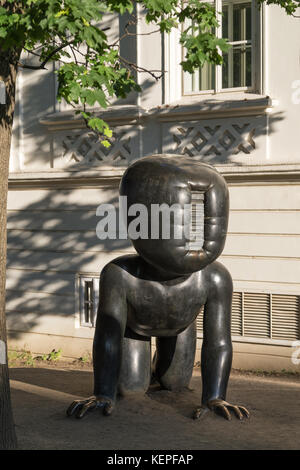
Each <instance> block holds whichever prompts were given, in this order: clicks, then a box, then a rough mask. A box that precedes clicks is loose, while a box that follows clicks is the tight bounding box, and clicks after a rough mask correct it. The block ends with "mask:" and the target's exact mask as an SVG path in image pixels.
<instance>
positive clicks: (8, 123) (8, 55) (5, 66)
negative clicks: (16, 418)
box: [0, 49, 20, 449]
mask: <svg viewBox="0 0 300 470" xmlns="http://www.w3.org/2000/svg"><path fill="white" fill-rule="evenodd" d="M19 55H20V53H19V51H16V50H14V49H13V50H7V51H1V49H0V80H2V81H3V82H4V83H5V88H6V103H5V104H0V449H14V448H16V447H17V438H16V433H15V428H14V422H13V415H12V408H11V399H10V388H9V377H8V364H7V346H6V321H5V279H6V211H7V208H6V204H7V189H8V168H9V154H10V143H11V131H12V125H13V114H14V107H15V85H16V75H17V63H18V59H19Z"/></svg>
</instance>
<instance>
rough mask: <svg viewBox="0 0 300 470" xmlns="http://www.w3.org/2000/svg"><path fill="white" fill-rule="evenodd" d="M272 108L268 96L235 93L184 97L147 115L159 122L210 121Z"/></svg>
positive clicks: (253, 113) (256, 112) (154, 109)
mask: <svg viewBox="0 0 300 470" xmlns="http://www.w3.org/2000/svg"><path fill="white" fill-rule="evenodd" d="M271 107H272V100H271V98H270V97H269V96H263V95H256V94H253V93H245V92H239V93H238V92H235V93H232V92H231V93H220V94H218V95H213V94H209V95H197V96H195V95H194V96H185V97H184V98H182V99H181V100H180V101H177V102H174V103H172V104H169V105H168V104H166V105H163V106H157V107H155V108H152V109H150V110H149V112H148V115H152V116H153V117H154V116H156V117H157V119H158V120H159V121H165V122H170V121H178V120H183V119H184V120H188V121H190V120H196V119H199V118H201V119H212V118H217V117H233V116H249V115H258V114H264V113H265V112H266V110H267V109H268V108H271Z"/></svg>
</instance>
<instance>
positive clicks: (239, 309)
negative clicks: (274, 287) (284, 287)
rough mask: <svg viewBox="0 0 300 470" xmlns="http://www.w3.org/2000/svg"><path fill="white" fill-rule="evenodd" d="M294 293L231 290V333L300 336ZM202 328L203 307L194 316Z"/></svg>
mask: <svg viewBox="0 0 300 470" xmlns="http://www.w3.org/2000/svg"><path fill="white" fill-rule="evenodd" d="M299 309H300V302H299V296H297V295H285V294H270V293H256V292H234V293H233V299H232V311H231V333H232V335H233V336H242V337H252V338H266V339H273V340H277V339H279V340H288V341H295V340H299V339H300V314H299V311H300V310H299ZM197 329H198V331H202V329H203V309H202V311H201V312H200V313H199V315H198V318H197Z"/></svg>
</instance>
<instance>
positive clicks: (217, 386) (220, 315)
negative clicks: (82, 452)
mask: <svg viewBox="0 0 300 470" xmlns="http://www.w3.org/2000/svg"><path fill="white" fill-rule="evenodd" d="M217 269H218V270H217V271H216V272H214V273H213V274H212V279H211V289H210V293H209V296H208V299H207V302H206V304H205V307H204V322H203V344H202V353H201V371H202V384H203V387H202V404H204V405H206V404H207V402H208V401H209V400H214V399H222V400H225V398H226V389H227V383H228V379H229V375H230V369H231V362H232V343H231V331H230V317H231V300H232V280H231V276H230V274H229V273H228V271H227V270H226V269H225V268H224V266H222V265H221V264H219V263H218V267H217Z"/></svg>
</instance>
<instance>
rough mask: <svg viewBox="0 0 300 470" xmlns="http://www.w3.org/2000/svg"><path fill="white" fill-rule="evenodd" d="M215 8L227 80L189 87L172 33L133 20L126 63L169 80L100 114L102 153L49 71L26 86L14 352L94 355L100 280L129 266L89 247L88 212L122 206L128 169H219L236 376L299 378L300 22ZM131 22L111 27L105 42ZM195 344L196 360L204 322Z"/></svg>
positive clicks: (209, 77) (17, 196) (13, 251)
mask: <svg viewBox="0 0 300 470" xmlns="http://www.w3.org/2000/svg"><path fill="white" fill-rule="evenodd" d="M216 6H217V10H218V11H219V12H221V10H222V16H221V15H220V28H219V30H218V31H217V34H218V35H219V36H221V35H223V37H227V38H229V41H230V42H231V44H232V47H231V49H230V51H229V52H228V53H227V54H226V56H225V57H224V64H223V66H208V65H207V66H205V67H204V68H203V69H202V70H200V71H198V72H195V73H194V74H193V75H186V74H184V73H182V71H181V68H180V65H179V64H180V61H181V60H182V54H183V53H184V51H182V49H181V46H180V44H179V32H173V33H171V34H170V35H169V36H164V37H162V36H161V35H160V33H157V32H156V33H155V32H154V33H153V34H152V31H153V30H154V29H155V28H153V26H149V25H146V23H145V21H144V19H143V12H142V11H138V12H137V16H138V18H139V20H138V23H137V25H136V26H134V28H135V30H136V31H135V32H136V33H137V34H136V35H133V36H130V37H128V38H126V39H124V40H123V41H122V42H121V54H122V55H123V56H124V57H126V58H127V60H132V61H137V63H138V65H139V66H141V67H144V68H145V69H149V70H164V71H165V74H164V77H163V79H161V80H159V81H156V80H155V79H154V78H153V77H152V76H151V75H149V74H146V73H144V74H142V73H141V74H139V77H138V80H139V83H140V85H141V87H142V89H143V92H142V93H140V94H135V93H132V94H131V95H130V96H129V97H128V98H127V99H126V100H124V101H121V102H114V103H112V105H111V107H110V108H108V109H107V110H105V111H103V112H101V111H99V113H100V114H101V116H102V117H103V119H104V120H106V121H107V122H108V123H109V124H110V126H111V128H112V129H113V131H114V133H113V137H112V138H111V147H110V148H109V149H106V148H104V147H103V146H101V145H100V144H99V143H98V142H97V141H96V139H95V137H94V136H93V134H92V133H91V132H89V131H88V130H87V129H86V128H85V125H84V123H83V122H82V121H81V120H80V119H79V118H78V117H74V114H73V112H72V111H71V110H70V109H68V107H67V106H66V105H64V104H58V103H57V101H56V98H55V93H56V82H55V73H54V67H53V69H52V67H49V70H48V71H44V70H43V71H30V70H23V71H22V72H20V75H19V82H18V96H17V109H16V115H15V127H14V138H13V145H12V152H11V171H10V177H9V197H8V266H7V321H8V331H9V346H10V347H11V348H18V349H24V348H25V349H28V350H31V351H33V352H37V353H40V352H49V351H51V350H52V349H62V353H63V355H64V356H66V357H80V356H82V355H84V354H86V353H87V352H91V349H92V339H93V334H94V322H95V315H96V305H97V299H98V279H99V273H100V272H101V269H102V268H103V267H104V265H105V264H106V263H107V262H108V261H110V260H111V259H113V258H115V257H116V256H119V255H122V254H125V253H131V252H133V248H132V247H131V245H130V242H129V241H128V240H123V239H122V240H118V239H116V240H99V238H97V235H96V226H97V223H98V222H99V217H98V216H97V215H96V209H97V207H98V206H99V204H103V203H113V204H118V186H119V182H120V178H121V177H122V174H123V172H124V170H125V169H126V167H127V166H128V164H130V163H131V162H133V161H134V160H136V159H138V158H140V157H142V156H146V155H151V154H157V153H172V154H179V155H188V156H191V157H192V158H195V159H198V160H200V161H204V162H207V163H210V164H212V165H214V166H215V167H216V168H217V169H218V170H219V171H220V172H221V173H222V174H223V176H224V177H225V179H226V180H227V183H228V185H229V191H230V207H231V210H230V219H229V232H228V237H227V242H226V246H225V249H224V252H223V254H222V256H221V259H220V261H221V262H222V263H224V264H225V265H226V267H227V268H228V269H229V271H230V272H231V274H232V277H233V282H234V299H233V308H232V335H233V345H234V364H233V365H234V367H243V368H256V369H258V368H259V369H294V370H298V369H299V365H298V362H299V361H298V359H297V354H298V353H297V351H298V349H297V348H299V345H300V341H299V340H300V319H299V298H300V297H299V296H300V154H299V134H300V65H299V45H300V28H299V21H300V20H299V19H297V18H293V17H288V16H287V15H286V14H285V13H284V12H283V10H281V9H280V8H279V7H275V6H264V7H262V9H260V10H258V9H257V7H256V6H255V2H253V1H252V2H251V1H249V0H248V1H243V0H237V1H235V0H228V1H223V2H222V1H221V0H216ZM137 8H139V6H138V7H137ZM127 21H128V18H126V15H125V16H122V17H113V16H107V18H106V23H107V24H106V26H108V27H109V28H110V29H109V34H110V35H111V37H112V38H114V39H116V38H118V35H119V33H120V31H121V30H122V28H123V27H124V24H126V22H127ZM144 33H147V34H144ZM149 33H151V34H149ZM24 60H27V59H26V57H25V58H24ZM198 336H199V340H198V342H199V344H198V346H199V348H200V346H201V338H202V322H201V313H200V314H199V321H198ZM297 341H298V342H299V344H298V343H297ZM298 356H299V357H300V354H299V355H298ZM292 357H294V360H292ZM295 358H296V359H295Z"/></svg>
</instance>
